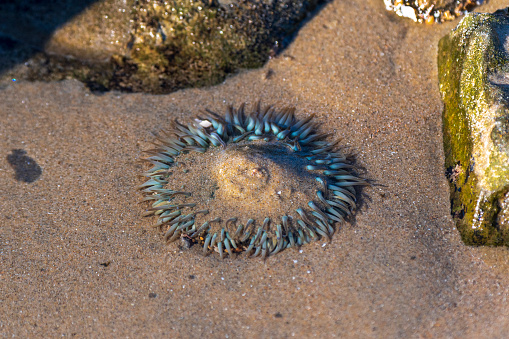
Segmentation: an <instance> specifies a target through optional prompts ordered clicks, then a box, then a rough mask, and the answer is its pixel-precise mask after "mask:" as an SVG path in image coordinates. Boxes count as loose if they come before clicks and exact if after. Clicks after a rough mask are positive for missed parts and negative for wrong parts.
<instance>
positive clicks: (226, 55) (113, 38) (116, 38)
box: [0, 0, 322, 93]
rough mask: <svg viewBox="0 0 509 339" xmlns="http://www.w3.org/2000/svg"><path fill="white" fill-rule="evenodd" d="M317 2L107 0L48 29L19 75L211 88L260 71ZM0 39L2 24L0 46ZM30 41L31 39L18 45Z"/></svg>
mask: <svg viewBox="0 0 509 339" xmlns="http://www.w3.org/2000/svg"><path fill="white" fill-rule="evenodd" d="M25 1H29V0H25ZM319 2H322V0H299V1H291V0H268V1H267V0H265V1H259V0H221V1H218V0H202V1H200V0H198V1H192V0H175V1H163V0H152V1H151V0H139V1H134V0H102V1H98V2H96V3H94V4H92V5H89V6H88V7H87V8H86V9H85V10H84V11H82V12H81V13H80V14H78V15H76V16H74V17H73V18H72V19H70V20H68V21H67V22H66V23H64V24H60V23H59V25H58V26H57V25H49V26H50V27H57V28H56V30H55V32H54V34H52V36H51V38H50V39H49V40H48V41H47V42H46V43H45V44H44V48H43V51H42V52H41V53H36V55H35V56H34V57H32V58H31V59H30V60H29V61H28V62H27V63H26V65H27V66H26V69H24V70H20V69H18V70H17V71H16V72H15V74H16V77H18V78H23V77H24V78H27V79H30V80H59V79H64V78H69V77H72V78H77V79H79V80H81V81H83V82H85V83H86V84H87V85H88V86H89V87H91V88H92V89H99V90H109V89H118V90H125V91H134V92H151V93H168V92H172V91H175V90H178V89H181V88H185V87H193V86H206V85H213V84H217V83H219V82H221V81H222V80H224V78H225V77H226V76H227V75H228V74H229V73H232V72H235V71H237V70H239V69H243V68H253V67H259V66H261V65H263V63H265V62H266V61H267V60H268V58H269V57H270V56H271V55H275V54H277V53H278V50H279V49H280V48H282V47H284V45H285V44H287V41H286V40H285V39H286V38H288V37H289V36H290V35H291V34H292V33H293V32H294V31H295V30H296V29H297V27H298V25H299V23H300V22H301V21H302V20H303V19H304V18H305V17H306V16H307V15H308V13H309V12H310V11H311V10H313V9H314V8H316V6H317V4H318V3H319ZM27 6H28V5H27ZM1 12H2V6H1V5H0V13H1ZM14 14H15V13H14ZM12 32H16V30H12ZM12 32H11V33H12ZM34 32H37V29H34ZM2 33H3V32H2V25H1V23H0V39H1V37H2ZM13 34H14V33H13ZM45 36H47V34H46V35H45ZM9 37H12V34H10V35H9ZM26 39H32V40H33V38H32V35H28V36H27V37H18V38H17V39H16V41H18V40H20V41H24V40H26ZM36 40H37V39H36ZM39 40H40V39H39ZM0 52H1V51H0ZM0 61H1V60H0ZM23 75H24V76H23Z"/></svg>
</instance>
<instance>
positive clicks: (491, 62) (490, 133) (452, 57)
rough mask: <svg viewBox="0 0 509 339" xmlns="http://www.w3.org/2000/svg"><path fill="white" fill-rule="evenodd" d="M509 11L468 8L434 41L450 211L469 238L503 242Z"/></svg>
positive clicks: (508, 190) (508, 179)
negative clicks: (470, 10) (436, 43)
mask: <svg viewBox="0 0 509 339" xmlns="http://www.w3.org/2000/svg"><path fill="white" fill-rule="evenodd" d="M508 36H509V14H508V9H505V10H499V11H497V12H495V13H493V14H476V13H473V14H468V15H466V16H465V17H464V18H463V20H462V21H461V22H460V23H459V24H458V26H457V27H456V28H455V29H454V30H453V31H452V32H451V33H450V34H449V35H447V36H445V37H444V38H442V39H441V40H440V43H439V53H438V68H439V80H440V92H441V94H442V98H443V101H444V104H445V109H444V113H443V133H444V150H445V166H446V168H447V175H448V178H449V181H450V188H451V206H452V214H453V217H454V220H455V221H456V225H457V228H458V230H459V231H460V232H461V235H462V238H463V240H464V241H465V243H467V244H472V245H502V244H504V245H506V246H509V226H508V224H509V219H508V215H509V209H508V207H509V106H508V102H509V56H508V52H509V49H508V47H509V45H508V43H507V41H508V40H507V39H508Z"/></svg>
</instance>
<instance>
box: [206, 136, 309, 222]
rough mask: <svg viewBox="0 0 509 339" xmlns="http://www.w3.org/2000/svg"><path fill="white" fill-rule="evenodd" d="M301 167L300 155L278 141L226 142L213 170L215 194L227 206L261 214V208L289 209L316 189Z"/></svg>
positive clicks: (307, 199)
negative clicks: (235, 143) (238, 143)
mask: <svg viewBox="0 0 509 339" xmlns="http://www.w3.org/2000/svg"><path fill="white" fill-rule="evenodd" d="M304 168H305V163H304V161H303V159H301V158H300V157H297V156H296V155H295V153H294V152H293V151H291V150H290V149H288V148H287V147H285V146H284V145H281V143H275V142H263V141H262V142H261V143H250V144H241V145H228V147H226V149H224V150H221V151H219V154H217V158H216V162H215V165H214V168H213V170H212V174H213V176H214V179H215V180H216V182H217V192H216V198H217V199H220V200H221V205H223V206H225V207H226V208H228V207H230V205H234V206H236V208H237V210H238V209H239V207H240V208H241V209H242V212H244V211H249V212H251V213H255V214H260V210H263V211H265V213H266V214H272V212H276V211H275V210H277V212H282V210H284V209H287V211H286V213H288V212H290V211H291V205H293V204H294V203H297V202H301V203H304V204H305V203H307V201H309V200H310V199H312V198H313V194H314V191H316V189H318V187H317V185H316V184H315V181H314V178H313V176H312V175H309V173H308V172H306V171H304ZM306 174H307V175H306ZM254 202H256V204H253V203H254ZM283 203H284V204H286V205H285V206H286V208H284V206H283ZM288 203H290V206H288ZM232 207H233V206H232ZM262 207H263V209H262ZM275 214H277V213H275ZM260 216H261V217H263V218H265V217H267V216H268V215H260Z"/></svg>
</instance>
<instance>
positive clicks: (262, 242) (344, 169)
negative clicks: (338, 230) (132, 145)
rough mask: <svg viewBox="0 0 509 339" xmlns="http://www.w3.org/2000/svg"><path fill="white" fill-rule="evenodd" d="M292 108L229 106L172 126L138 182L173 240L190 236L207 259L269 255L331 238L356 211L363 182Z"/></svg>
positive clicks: (149, 213) (151, 212)
mask: <svg viewBox="0 0 509 339" xmlns="http://www.w3.org/2000/svg"><path fill="white" fill-rule="evenodd" d="M294 111H295V110H294V109H293V108H285V109H282V110H277V109H274V108H272V107H270V106H269V107H266V108H262V107H261V106H260V105H258V106H256V107H255V109H254V111H253V112H251V113H249V114H245V113H244V105H242V106H241V107H240V108H239V109H234V108H233V107H229V108H228V111H227V113H226V115H225V116H224V117H223V116H220V115H218V114H215V113H213V112H210V114H208V115H207V116H204V117H202V118H200V119H196V121H195V123H194V124H188V125H183V124H180V123H178V122H175V124H174V126H173V129H171V130H170V131H168V132H166V133H163V134H164V135H161V136H160V137H159V138H158V143H156V144H155V148H154V149H152V150H149V151H147V153H148V154H149V157H148V158H147V160H148V161H149V162H150V163H151V164H152V165H153V167H152V168H151V169H149V170H148V171H147V172H146V173H145V174H144V175H145V176H146V177H148V178H149V180H148V181H147V182H145V183H144V184H142V185H141V186H140V188H141V189H142V191H143V193H144V195H145V198H144V200H146V201H151V202H152V203H151V207H150V208H149V209H147V211H146V213H145V215H146V216H152V215H155V216H157V217H158V220H157V222H156V224H155V227H159V228H161V229H162V230H163V232H164V238H165V239H166V240H167V241H168V242H172V241H175V240H177V239H180V238H182V239H185V240H186V242H187V243H189V244H199V245H200V246H201V247H202V248H203V252H204V253H205V254H207V253H209V252H210V251H216V252H218V253H219V255H220V256H221V257H223V256H224V255H225V254H228V255H229V256H233V255H234V253H243V252H245V253H247V255H251V256H255V257H256V256H261V257H262V258H265V257H267V256H270V255H274V254H276V253H278V252H280V251H282V250H284V249H286V248H291V247H299V246H302V245H304V244H307V243H309V242H311V241H315V240H318V239H321V238H325V239H330V238H331V236H332V234H333V233H334V232H335V228H334V224H335V223H341V222H343V221H344V220H345V219H347V218H348V217H349V216H350V215H351V214H353V213H354V210H355V208H356V203H355V201H356V189H355V187H358V186H362V185H366V181H365V180H363V179H361V178H359V177H357V176H356V175H355V174H354V172H353V171H352V169H353V166H352V165H350V164H348V162H347V160H346V157H345V156H344V155H343V154H342V153H341V152H340V151H339V150H338V149H336V143H330V142H328V141H326V140H325V139H326V137H327V134H323V133H318V132H317V131H316V127H317V126H316V124H315V123H314V122H313V121H312V118H313V117H312V116H310V117H308V118H307V119H304V120H299V119H297V118H296V117H295V115H294Z"/></svg>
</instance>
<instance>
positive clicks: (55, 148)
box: [0, 0, 509, 338]
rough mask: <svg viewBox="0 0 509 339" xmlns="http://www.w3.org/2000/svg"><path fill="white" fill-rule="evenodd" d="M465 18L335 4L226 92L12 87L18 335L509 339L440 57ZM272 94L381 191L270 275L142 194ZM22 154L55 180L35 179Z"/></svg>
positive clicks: (1, 322) (4, 331)
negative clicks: (184, 233)
mask: <svg viewBox="0 0 509 339" xmlns="http://www.w3.org/2000/svg"><path fill="white" fill-rule="evenodd" d="M502 6H503V5H502V1H496V0H492V1H490V2H489V3H488V5H487V6H484V7H481V8H479V10H480V11H493V9H496V8H501V7H502ZM456 24H457V21H455V22H452V23H447V24H442V25H435V26H425V25H415V24H413V23H412V22H409V21H408V20H404V19H401V18H398V17H395V16H394V14H393V13H388V12H386V11H385V10H384V8H383V2H382V1H379V0H369V1H360V0H357V1H351V2H345V1H335V2H332V3H329V4H327V5H326V6H325V7H323V8H322V9H321V11H320V12H318V13H317V14H316V15H315V16H314V17H313V18H312V19H311V20H309V21H308V22H307V23H306V25H305V26H304V27H303V28H302V29H301V30H300V32H299V33H298V35H297V36H296V38H295V40H294V41H293V43H292V44H291V45H290V46H289V48H288V49H287V50H285V51H284V52H283V53H282V55H280V56H278V57H276V58H274V59H272V60H270V61H269V62H268V63H267V64H266V65H265V67H263V68H261V69H257V70H252V71H245V72H242V73H240V74H237V75H235V76H232V77H230V78H229V79H227V80H226V81H225V82H224V83H223V84H221V85H218V86H215V87H212V88H203V89H189V90H184V91H179V92H176V93H173V94H171V95H163V96H155V95H145V94H122V93H116V92H112V93H106V94H103V95H95V94H92V93H90V92H89V91H88V90H87V89H86V88H85V87H84V85H83V84H81V83H79V82H77V81H72V80H68V81H64V82H59V83H29V82H14V83H3V84H1V86H0V88H1V89H0V119H1V120H0V121H1V122H0V150H2V156H1V157H0V206H1V210H0V211H1V213H0V218H1V220H2V224H1V228H0V230H1V231H0V265H1V266H0V267H1V269H0V281H1V283H0V284H1V285H0V286H1V288H0V314H2V316H1V317H0V336H2V337H11V336H15V337H16V336H17V337H57V336H59V337H60V336H65V337H71V336H74V337H112V336H116V337H162V336H165V337H184V338H186V337H198V336H208V337H211V338H237V337H273V338H285V337H292V336H295V337H298V338H306V337H323V338H328V337H354V338H355V337H359V338H366V337H389V338H408V337H419V338H420V337H423V338H428V337H439V338H443V337H469V338H476V337H481V336H482V337H491V338H495V337H499V338H502V337H504V336H505V335H506V333H507V330H508V329H509V304H508V302H507V297H508V294H509V252H508V250H507V249H506V248H472V247H467V246H465V245H463V243H462V242H461V239H460V237H459V234H458V232H457V231H456V229H455V227H454V224H453V222H452V219H451V216H450V214H449V207H450V203H449V188H448V184H447V181H446V178H445V176H444V168H443V162H444V155H443V148H442V130H441V129H442V127H441V126H442V123H441V114H442V109H443V107H442V103H441V100H440V95H439V91H438V80H437V69H436V53H437V51H436V49H437V44H438V40H439V39H440V37H442V36H443V35H445V34H446V33H448V32H449V31H450V30H451V29H452V28H453V27H454V26H455V25H456ZM267 75H270V76H267ZM259 99H262V101H263V102H264V103H272V104H276V105H278V106H279V107H283V106H286V105H295V106H296V108H297V115H298V116H300V117H304V116H307V115H308V114H311V113H315V114H316V119H317V121H319V122H321V124H322V127H321V128H322V130H323V131H324V132H334V133H335V135H336V136H338V137H341V138H342V139H343V141H342V143H343V145H344V146H347V147H348V148H349V150H350V151H351V152H353V153H354V154H356V163H357V165H358V166H359V167H360V168H362V169H363V176H364V177H368V178H369V179H371V180H372V181H373V182H374V183H375V185H374V187H370V188H366V189H364V190H363V196H362V198H361V207H360V209H359V211H358V214H357V216H356V217H355V218H354V219H352V220H351V221H350V222H349V223H346V224H344V225H343V226H341V228H340V230H339V231H338V232H337V233H336V234H335V235H334V237H333V240H332V242H331V243H325V242H315V243H313V244H310V245H307V246H304V247H302V249H301V251H300V252H299V251H295V250H286V251H284V252H282V253H279V254H278V255H277V256H274V257H271V258H269V259H268V260H266V261H265V262H264V261H262V260H259V259H246V258H244V257H242V256H241V257H239V258H237V259H234V260H231V259H229V258H226V259H225V260H220V259H219V257H218V255H217V254H216V255H212V256H208V257H203V256H201V255H199V254H197V253H195V252H196V251H193V250H187V249H185V248H184V247H182V246H180V244H179V243H174V244H171V245H166V244H165V243H164V241H163V239H162V234H161V233H160V232H159V231H158V230H156V229H153V228H151V227H150V225H152V224H153V222H154V220H153V219H147V218H143V217H142V216H141V215H142V213H143V210H144V207H145V205H140V204H139V201H140V200H141V197H142V196H141V194H140V193H139V192H138V191H137V190H136V186H137V185H139V184H141V183H142V182H143V179H142V178H140V177H139V174H140V173H142V171H143V168H144V164H142V163H141V162H140V158H141V150H143V149H146V148H148V147H149V146H150V145H149V141H151V140H153V137H152V135H151V132H156V131H158V130H159V129H161V128H166V127H168V126H169V124H170V121H171V120H173V119H174V118H178V119H179V120H180V121H183V122H189V121H191V119H192V118H193V117H194V115H195V114H197V113H199V112H201V111H202V110H203V109H205V108H210V109H212V110H215V111H222V110H224V109H225V108H226V104H234V105H239V104H240V103H243V102H246V103H247V104H249V105H252V104H253V103H255V102H256V101H257V100H259ZM15 149H23V150H25V151H26V152H27V154H26V155H27V156H29V157H31V158H33V159H34V160H35V161H36V162H37V164H38V165H39V166H40V167H41V168H42V175H41V176H40V178H39V179H38V180H36V181H34V182H32V183H24V182H20V181H16V180H15V172H14V170H13V168H12V167H11V166H10V164H9V162H8V160H7V157H8V155H9V154H11V153H12V150H15Z"/></svg>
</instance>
